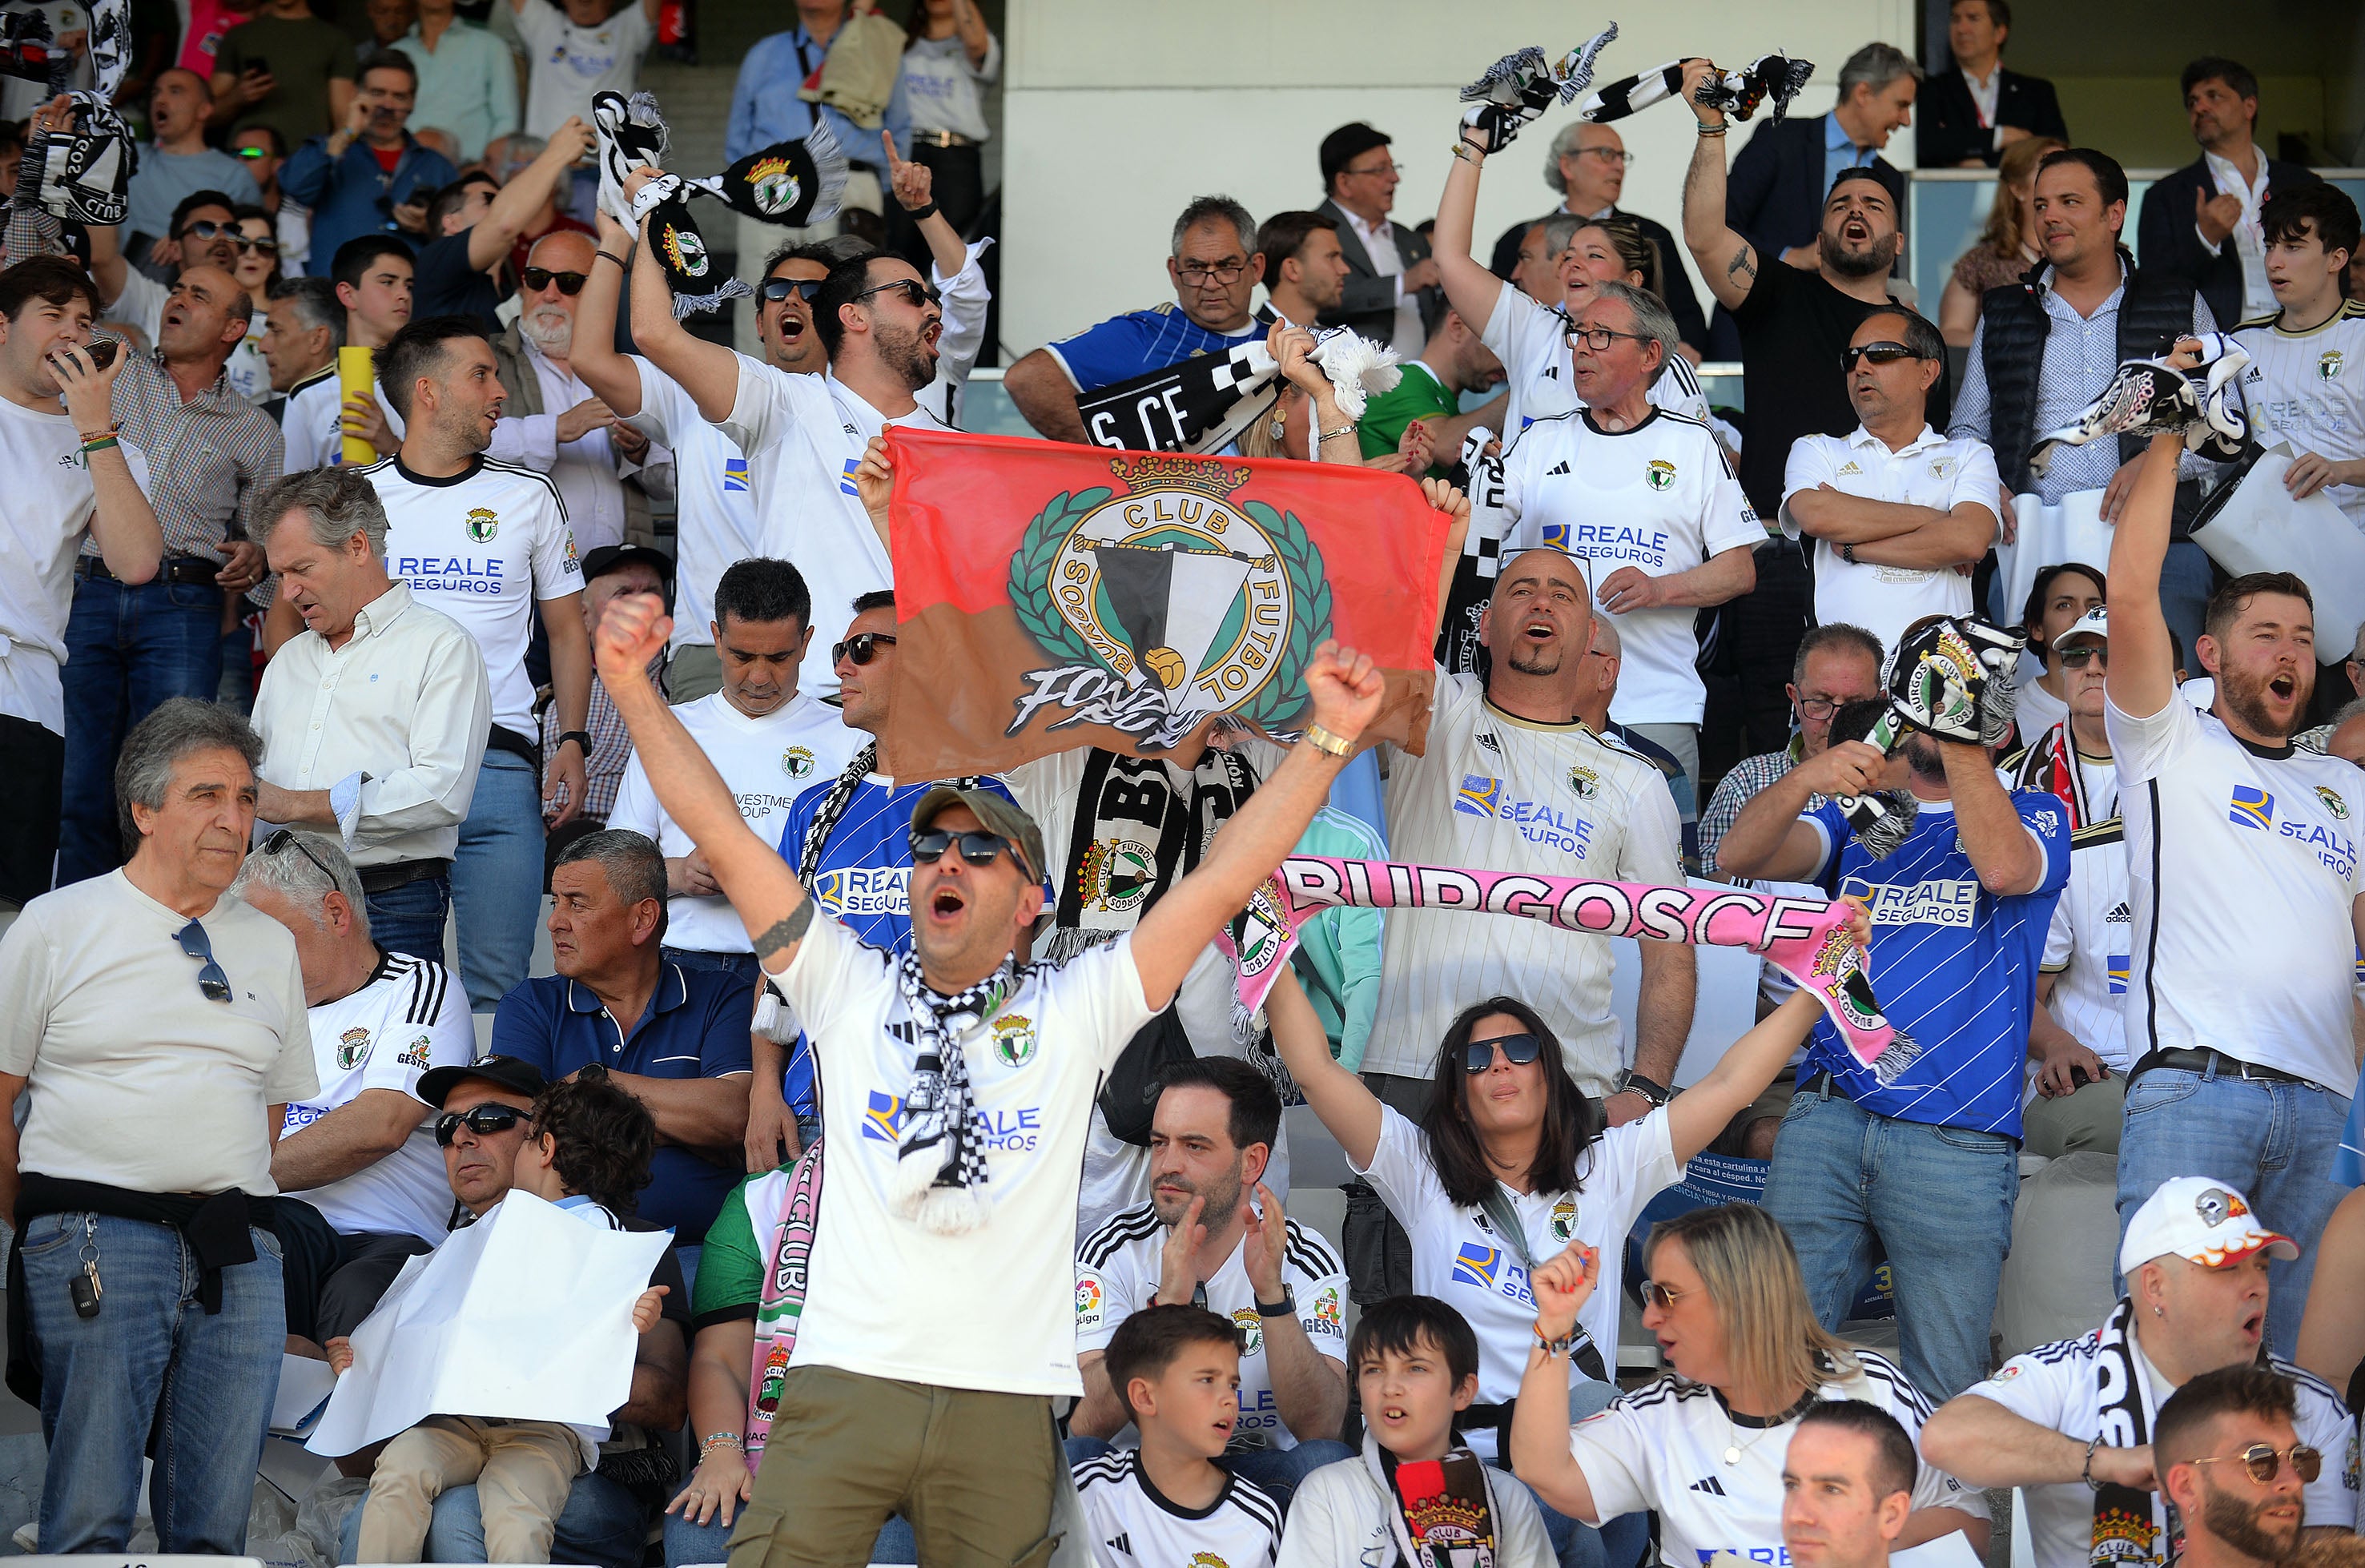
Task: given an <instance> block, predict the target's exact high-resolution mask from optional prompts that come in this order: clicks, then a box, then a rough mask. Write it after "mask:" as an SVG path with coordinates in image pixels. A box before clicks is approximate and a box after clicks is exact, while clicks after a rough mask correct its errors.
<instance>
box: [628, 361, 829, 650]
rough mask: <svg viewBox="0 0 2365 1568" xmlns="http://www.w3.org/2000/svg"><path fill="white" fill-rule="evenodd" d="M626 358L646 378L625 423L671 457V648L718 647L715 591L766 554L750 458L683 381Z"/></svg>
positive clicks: (818, 646)
mask: <svg viewBox="0 0 2365 1568" xmlns="http://www.w3.org/2000/svg"><path fill="white" fill-rule="evenodd" d="M627 357H628V358H629V359H630V360H631V362H632V364H633V368H634V369H636V370H638V371H639V372H640V376H641V411H640V412H639V413H637V414H634V415H633V417H632V418H631V419H630V420H626V421H625V422H626V423H627V424H629V425H631V426H632V427H633V429H634V430H636V431H640V432H641V433H642V434H643V435H644V436H647V437H648V438H649V439H650V440H651V441H653V442H658V443H659V444H661V445H663V446H667V447H670V448H671V449H672V451H673V472H674V505H675V507H676V508H677V509H678V510H677V514H676V519H675V522H674V563H673V584H674V611H673V636H672V638H671V640H670V645H671V646H672V647H675V648H680V647H684V646H686V645H689V644H699V645H701V646H704V647H712V646H713V645H714V631H713V625H714V585H715V584H716V583H718V582H720V581H722V580H723V573H724V572H726V571H728V570H730V569H731V566H732V565H733V564H734V562H739V561H744V560H745V559H746V558H747V557H749V556H750V555H760V554H763V551H762V550H761V549H760V548H759V547H758V542H757V532H756V498H755V497H754V495H753V494H751V493H750V491H749V488H748V483H747V454H745V453H744V452H742V451H740V450H739V444H738V442H734V441H733V440H732V439H731V438H730V437H729V436H727V435H724V434H723V432H722V431H720V430H717V429H716V428H715V427H714V426H712V425H711V424H709V423H707V421H706V420H703V419H701V418H700V417H699V412H698V403H697V401H696V400H695V399H693V398H691V397H690V395H689V393H687V392H685V391H683V390H682V388H681V383H680V382H678V381H676V380H675V379H674V378H673V377H672V376H670V375H667V374H666V373H665V372H664V371H662V370H659V369H658V368H657V367H656V365H654V364H650V363H649V362H648V361H647V360H645V359H643V358H642V357H641V356H640V355H638V354H632V355H628V356H627ZM808 586H810V585H808ZM814 644H815V650H814V651H815V653H816V654H817V655H819V657H820V659H824V660H825V659H826V658H827V657H828V656H829V645H828V644H825V643H823V642H821V640H820V639H819V638H815V639H814ZM817 662H818V661H817Z"/></svg>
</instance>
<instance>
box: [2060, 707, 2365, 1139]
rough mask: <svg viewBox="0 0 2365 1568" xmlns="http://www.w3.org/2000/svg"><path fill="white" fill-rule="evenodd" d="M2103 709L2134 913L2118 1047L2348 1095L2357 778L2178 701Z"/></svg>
mask: <svg viewBox="0 0 2365 1568" xmlns="http://www.w3.org/2000/svg"><path fill="white" fill-rule="evenodd" d="M2102 716H2103V721H2104V722H2105V724H2106V725H2107V726H2108V730H2109V734H2110V737H2111V755H2112V756H2114V757H2116V758H2117V759H2118V766H2119V781H2120V786H2121V794H2120V797H2119V808H2120V811H2121V812H2122V813H2123V814H2124V817H2125V820H2126V824H2127V883H2128V889H2129V891H2130V893H2131V895H2132V896H2131V897H2130V898H2129V900H2128V902H2129V904H2130V905H2131V906H2132V913H2133V914H2134V916H2135V929H2134V932H2133V935H2134V942H2133V944H2132V952H2131V955H2130V961H2129V969H2128V977H2127V997H2126V1002H2127V1011H2126V1024H2127V1055H2128V1056H2129V1058H2132V1059H2134V1060H2136V1061H2140V1060H2142V1059H2143V1058H2144V1057H2146V1055H2148V1054H2149V1053H2150V1052H2151V1051H2153V1050H2155V1049H2161V1050H2179V1049H2182V1050H2217V1051H2222V1052H2224V1053H2225V1054H2226V1055H2228V1056H2231V1057H2236V1058H2239V1059H2241V1060H2243V1061H2247V1062H2252V1063H2255V1064H2257V1065H2258V1066H2260V1067H2270V1068H2276V1069H2279V1070H2281V1071H2284V1072H2289V1073H2295V1074H2297V1075H2298V1076H2299V1077H2301V1078H2303V1079H2306V1080H2307V1081H2309V1082H2311V1083H2317V1084H2321V1085H2323V1086H2324V1087H2326V1088H2327V1089H2330V1090H2331V1091H2332V1092H2334V1093H2336V1094H2346V1093H2348V1092H2349V1090H2350V1088H2351V1087H2352V1086H2353V1085H2354V1084H2355V1083H2356V1081H2357V1055H2356V1049H2355V1047H2354V1046H2353V1044H2352V1043H2351V1041H2350V1038H2349V1032H2348V1024H2349V1008H2350V996H2351V990H2352V987H2353V985H2354V983H2355V980H2356V972H2357V969H2356V962H2357V939H2356V935H2355V930H2354V926H2353V924H2352V912H2353V911H2354V908H2355V905H2356V902H2357V896H2358V894H2359V892H2360V891H2365V882H2360V881H2359V875H2358V863H2357V824H2356V823H2355V822H2354V821H2353V820H2352V819H2353V818H2354V817H2355V815H2356V813H2357V812H2358V811H2359V809H2365V774H2360V773H2359V771H2358V769H2357V767H2355V765H2353V764H2351V763H2347V762H2343V761H2342V760H2341V759H2340V758H2338V757H2337V756H2316V755H2315V754H2313V753H2309V752H2303V751H2295V750H2292V748H2290V747H2288V746H2286V747H2284V748H2282V749H2281V752H2280V753H2266V754H2263V755H2262V754H2260V753H2259V752H2255V751H2253V750H2251V749H2250V748H2249V747H2248V746H2246V745H2243V744H2242V743H2241V742H2240V741H2238V740H2236V739H2235V738H2234V736H2233V734H2231V733H2230V732H2228V731H2227V730H2226V728H2225V725H2224V724H2223V723H2222V722H2219V721H2218V719H2217V718H2216V716H2215V715H2214V714H2210V713H2202V712H2200V711H2196V710H2195V709H2194V708H2193V707H2192V706H2191V704H2190V703H2188V702H2186V701H2185V700H2182V699H2181V698H2180V697H2177V696H2175V695H2173V694H2171V695H2170V696H2169V699H2168V700H2167V702H2166V703H2165V704H2164V705H2163V706H2162V707H2161V709H2160V711H2158V713H2155V714H2153V715H2152V716H2151V717H2149V718H2144V719H2137V718H2133V717H2131V716H2129V715H2128V714H2125V713H2123V712H2121V711H2119V709H2118V707H2117V705H2116V704H2115V703H2112V704H2106V705H2105V706H2104V708H2103V710H2102Z"/></svg>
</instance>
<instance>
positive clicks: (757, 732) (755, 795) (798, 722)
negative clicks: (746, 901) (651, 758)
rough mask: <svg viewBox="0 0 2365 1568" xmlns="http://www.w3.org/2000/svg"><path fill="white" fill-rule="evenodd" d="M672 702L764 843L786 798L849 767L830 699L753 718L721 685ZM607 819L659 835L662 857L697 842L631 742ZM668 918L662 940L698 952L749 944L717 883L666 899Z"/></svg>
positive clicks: (779, 820)
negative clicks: (710, 889) (696, 894)
mask: <svg viewBox="0 0 2365 1568" xmlns="http://www.w3.org/2000/svg"><path fill="white" fill-rule="evenodd" d="M674 717H676V718H678V719H679V720H680V721H681V724H682V728H684V729H686V730H688V731H689V736H690V739H692V740H694V741H696V742H697V743H698V747H699V749H700V750H701V751H702V752H704V753H705V754H706V759H707V760H708V761H709V762H712V764H714V771H716V772H717V773H720V774H721V775H723V786H724V787H725V788H726V789H728V790H730V791H731V793H732V794H733V795H734V797H735V798H736V799H737V800H738V801H739V815H740V816H741V817H742V818H744V819H745V821H746V823H747V826H748V828H749V829H750V830H751V831H752V832H754V834H756V836H757V838H760V839H762V840H763V841H764V842H765V843H767V844H778V843H779V839H780V828H781V826H782V825H783V824H784V823H786V822H787V821H788V816H789V807H790V804H792V803H793V802H794V801H795V800H796V798H797V797H798V795H800V794H801V793H802V792H803V791H804V790H807V789H808V788H810V787H812V786H813V784H815V783H826V782H828V781H829V780H830V779H832V778H836V777H837V776H838V775H839V774H840V773H843V772H844V771H845V770H846V764H847V763H848V762H849V761H851V760H852V759H853V756H854V743H855V739H856V736H857V734H858V732H857V731H854V730H849V729H847V728H846V721H845V720H844V719H843V718H842V717H840V716H839V714H838V711H837V710H836V709H835V708H831V707H827V706H824V704H822V703H819V702H816V701H814V700H813V699H812V698H811V697H808V696H806V695H805V694H804V693H803V692H801V691H800V692H798V693H797V694H796V695H795V696H794V697H791V698H790V699H789V700H788V701H786V702H784V703H782V704H781V705H780V706H779V709H778V710H776V711H773V712H770V713H768V714H766V715H765V716H764V717H762V718H760V719H751V718H749V717H747V715H746V714H745V713H742V712H741V711H739V710H738V709H736V708H734V707H733V706H731V701H730V699H729V698H728V697H726V696H725V695H724V694H723V693H722V692H720V691H717V692H713V693H712V694H710V695H708V696H705V697H701V698H700V699H699V700H697V701H695V702H687V703H684V704H682V705H681V706H680V707H678V708H676V709H675V710H674ZM608 825H609V826H610V827H627V828H631V829H632V830H633V832H634V833H639V834H646V835H647V836H649V837H650V838H653V839H655V840H656V845H657V847H658V848H659V849H660V850H662V851H664V852H665V855H666V857H667V859H671V858H673V857H676V856H681V855H688V854H689V852H690V851H692V850H693V849H696V848H697V847H698V846H697V845H696V844H694V843H693V842H691V840H690V837H689V834H686V833H684V832H682V831H681V829H680V828H679V827H678V826H677V825H676V824H675V823H674V820H673V818H672V817H671V816H669V815H668V814H667V812H666V809H665V807H664V806H662V805H660V804H659V803H658V802H657V796H656V790H652V789H651V788H649V774H648V769H646V768H645V767H642V766H641V754H640V753H639V752H638V751H635V752H633V756H632V760H631V761H629V762H627V763H625V764H624V778H623V782H622V783H621V784H619V785H618V786H617V788H616V805H615V809H614V810H612V811H611V812H609V813H608ZM666 919H667V926H666V946H668V947H687V948H689V949H690V950H692V951H694V952H700V953H752V952H754V951H755V947H754V945H753V944H752V943H750V942H749V941H748V938H747V928H746V926H745V925H744V924H741V923H740V920H739V916H738V915H737V914H736V913H734V912H733V910H732V908H731V901H730V900H729V899H727V898H724V897H723V895H722V894H720V893H716V894H712V895H711V896H709V897H705V898H671V899H667V901H666Z"/></svg>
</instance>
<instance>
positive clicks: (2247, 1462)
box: [2193, 1443, 2324, 1486]
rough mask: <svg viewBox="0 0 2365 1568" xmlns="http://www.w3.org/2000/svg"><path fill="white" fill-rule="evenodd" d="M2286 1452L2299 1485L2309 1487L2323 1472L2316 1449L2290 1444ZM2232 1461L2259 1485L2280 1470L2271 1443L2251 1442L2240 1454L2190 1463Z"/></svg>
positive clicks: (2280, 1458)
mask: <svg viewBox="0 0 2365 1568" xmlns="http://www.w3.org/2000/svg"><path fill="white" fill-rule="evenodd" d="M2290 1451H2291V1463H2292V1473H2293V1474H2295V1475H2297V1476H2298V1477H2299V1478H2300V1480H2301V1482H2302V1483H2303V1484H2314V1482H2315V1478H2316V1477H2317V1476H2318V1475H2321V1474H2323V1473H2324V1455H2323V1454H2322V1453H2321V1452H2320V1451H2319V1450H2315V1449H2312V1448H2310V1447H2308V1446H2307V1445H2306V1444H2305V1443H2293V1444H2292V1446H2291V1450H2290ZM2236 1460H2238V1461H2240V1462H2241V1465H2242V1468H2243V1469H2244V1470H2247V1471H2248V1472H2249V1473H2250V1479H2251V1480H2253V1481H2255V1482H2257V1483H2258V1484H2259V1485H2261V1486H2264V1485H2267V1484H2269V1483H2270V1482H2272V1481H2273V1480H2274V1478H2275V1473H2276V1472H2278V1471H2280V1470H2281V1469H2282V1467H2283V1453H2282V1450H2279V1449H2277V1448H2276V1447H2275V1446H2274V1445H2273V1444H2272V1443H2252V1444H2251V1445H2250V1446H2249V1447H2248V1448H2246V1449H2244V1450H2242V1451H2241V1452H2240V1453H2225V1454H2219V1455H2217V1456H2216V1457H2214V1459H2196V1460H2194V1461H2193V1463H2195V1464H2225V1463H2228V1462H2233V1461H2236Z"/></svg>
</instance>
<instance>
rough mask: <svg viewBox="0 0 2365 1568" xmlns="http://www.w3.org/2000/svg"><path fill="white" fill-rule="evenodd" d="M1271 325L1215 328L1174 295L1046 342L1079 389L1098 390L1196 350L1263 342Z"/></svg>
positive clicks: (1213, 350)
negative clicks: (1185, 310) (1189, 312)
mask: <svg viewBox="0 0 2365 1568" xmlns="http://www.w3.org/2000/svg"><path fill="white" fill-rule="evenodd" d="M1270 330H1272V329H1271V327H1270V326H1269V325H1268V324H1267V323H1265V322H1263V321H1255V320H1251V321H1250V322H1249V324H1248V325H1246V326H1245V327H1242V328H1241V329H1240V330H1239V331H1237V332H1211V331H1209V330H1207V329H1206V328H1205V327H1202V326H1201V325H1199V323H1198V322H1196V321H1194V320H1193V319H1191V318H1190V317H1188V316H1185V315H1184V314H1183V309H1182V307H1180V306H1178V305H1176V304H1174V303H1173V302H1172V301H1171V300H1170V301H1168V302H1167V303H1165V304H1162V305H1153V306H1151V307H1150V308H1149V309H1147V310H1128V311H1126V313H1125V314H1124V315H1122V316H1112V317H1110V318H1109V319H1107V320H1105V321H1103V322H1101V323H1100V324H1098V325H1097V326H1092V327H1086V328H1085V329H1084V330H1082V331H1081V332H1077V333H1075V334H1074V335H1072V336H1070V337H1065V338H1061V339H1059V341H1058V342H1052V343H1048V344H1046V345H1045V351H1046V352H1047V353H1049V354H1050V355H1051V357H1052V358H1054V359H1056V360H1058V361H1059V363H1060V364H1062V365H1064V366H1066V367H1067V371H1068V376H1069V379H1070V380H1072V381H1073V382H1074V383H1075V384H1076V390H1078V391H1079V392H1092V391H1096V390H1097V389H1099V388H1100V387H1103V386H1111V385H1113V384H1115V383H1116V382H1119V381H1129V380H1131V379H1132V378H1133V377H1135V376H1137V375H1148V374H1149V372H1151V371H1153V370H1163V369H1165V368H1166V367H1167V366H1168V365H1170V364H1181V363H1182V362H1183V360H1186V359H1189V358H1191V357H1192V356H1193V355H1194V354H1203V353H1230V352H1231V351H1232V350H1233V349H1235V348H1238V347H1239V345H1240V344H1242V343H1261V342H1264V340H1265V334H1266V333H1267V332H1269V331H1270Z"/></svg>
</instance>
